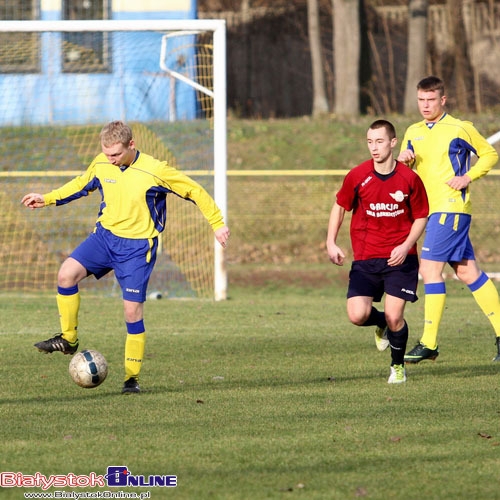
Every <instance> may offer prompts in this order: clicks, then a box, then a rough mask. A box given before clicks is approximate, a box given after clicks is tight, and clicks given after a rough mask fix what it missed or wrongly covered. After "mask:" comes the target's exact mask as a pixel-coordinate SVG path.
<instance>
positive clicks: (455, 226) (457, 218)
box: [420, 213, 476, 264]
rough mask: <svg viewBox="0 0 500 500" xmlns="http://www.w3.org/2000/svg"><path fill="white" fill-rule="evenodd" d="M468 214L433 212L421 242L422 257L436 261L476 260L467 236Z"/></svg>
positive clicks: (469, 220)
mask: <svg viewBox="0 0 500 500" xmlns="http://www.w3.org/2000/svg"><path fill="white" fill-rule="evenodd" d="M471 220H472V218H471V216H470V215H469V214H452V213H435V214H432V215H431V216H430V217H429V220H428V222H427V226H426V228H425V237H424V243H423V244H422V252H421V254H420V256H421V257H422V259H426V260H434V261H437V262H448V263H450V264H451V263H452V262H460V261H461V260H463V259H467V260H476V257H475V256H474V249H473V248H472V243H471V241H470V238H469V229H470V225H471Z"/></svg>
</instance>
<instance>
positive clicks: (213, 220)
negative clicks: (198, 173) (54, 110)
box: [22, 121, 230, 393]
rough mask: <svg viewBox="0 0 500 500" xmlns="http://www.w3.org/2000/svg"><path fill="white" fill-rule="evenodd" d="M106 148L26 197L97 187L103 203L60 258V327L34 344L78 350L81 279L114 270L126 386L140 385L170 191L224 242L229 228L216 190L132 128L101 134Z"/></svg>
mask: <svg viewBox="0 0 500 500" xmlns="http://www.w3.org/2000/svg"><path fill="white" fill-rule="evenodd" d="M100 141H101V150H102V153H100V154H99V155H97V156H96V157H95V158H94V160H93V161H92V163H91V164H90V165H89V167H88V168H87V170H86V171H85V172H84V173H83V174H82V175H80V176H78V177H75V178H74V179H73V180H71V181H69V182H68V183H66V184H64V185H63V186H61V187H59V188H58V189H54V190H53V191H51V192H50V193H47V194H43V195H42V194H38V193H29V194H27V195H25V196H24V197H23V199H22V203H23V204H24V205H25V206H26V207H28V208H31V209H35V208H42V207H45V206H48V205H56V206H59V205H63V204H65V203H69V202H71V201H73V200H75V199H78V198H81V197H82V196H87V195H88V194H89V193H90V192H92V191H95V190H99V191H100V193H101V204H100V209H99V215H98V218H97V222H96V226H95V228H94V231H93V232H92V233H91V234H90V235H89V237H88V238H87V239H86V240H84V241H83V242H82V243H81V244H80V245H79V246H78V247H77V248H76V249H75V250H74V251H73V252H72V253H71V255H70V256H69V257H68V258H67V259H66V260H65V261H64V262H63V263H62V265H61V268H60V269H59V273H58V276H57V292H58V293H57V307H58V310H59V316H60V323H61V330H62V331H61V333H60V334H58V335H56V336H55V337H53V338H50V339H48V340H44V341H41V342H38V343H37V344H35V347H37V348H38V349H39V350H40V351H43V352H46V353H51V352H54V351H60V352H62V353H64V354H74V353H75V352H76V351H77V349H78V338H77V328H78V312H79V307H80V294H79V291H78V283H79V282H80V281H81V280H83V279H84V278H86V277H87V276H90V275H94V276H95V277H96V278H97V279H99V278H101V277H103V276H104V275H105V274H107V273H109V272H110V271H111V270H113V271H114V272H115V276H116V279H117V281H118V283H119V284H120V287H121V290H122V297H123V306H124V316H125V323H126V327H127V337H126V342H125V382H124V385H123V389H122V392H123V393H137V392H140V387H139V382H138V379H139V373H140V371H141V367H142V360H143V357H144V350H145V349H144V348H145V340H146V333H145V327H144V319H143V318H144V302H145V300H146V291H147V286H148V281H149V278H150V276H151V272H152V271H153V267H154V264H155V262H156V251H157V248H158V235H159V234H160V233H161V232H162V231H163V229H164V228H165V221H166V196H167V194H169V193H174V194H176V195H178V196H180V197H181V198H184V199H186V200H190V201H192V202H194V203H196V205H197V206H198V208H199V209H200V211H201V212H202V213H203V215H204V216H205V218H206V219H207V221H208V222H209V223H210V225H211V226H212V229H213V230H214V234H215V238H216V239H217V241H218V242H219V243H220V244H221V245H222V246H223V247H225V246H226V244H227V241H228V238H229V234H230V233H229V228H228V227H227V226H226V225H225V223H224V220H223V217H222V214H221V211H220V210H219V208H218V207H217V205H216V204H215V202H214V200H213V199H212V197H211V196H210V195H209V194H208V193H207V192H206V191H205V190H204V189H203V188H202V187H201V186H200V185H199V184H197V183H196V182H195V181H193V180H192V179H191V178H189V177H188V176H186V175H184V174H183V173H181V172H180V171H178V170H176V169H175V168H173V167H171V166H170V165H168V164H167V162H165V161H160V160H157V159H155V158H153V157H152V156H149V155H147V154H145V153H143V152H141V151H138V150H137V149H136V147H135V142H134V139H133V136H132V130H131V129H130V127H129V126H128V125H126V124H125V123H123V122H120V121H114V122H111V123H109V124H108V125H106V126H105V127H104V128H103V129H102V131H101V133H100Z"/></svg>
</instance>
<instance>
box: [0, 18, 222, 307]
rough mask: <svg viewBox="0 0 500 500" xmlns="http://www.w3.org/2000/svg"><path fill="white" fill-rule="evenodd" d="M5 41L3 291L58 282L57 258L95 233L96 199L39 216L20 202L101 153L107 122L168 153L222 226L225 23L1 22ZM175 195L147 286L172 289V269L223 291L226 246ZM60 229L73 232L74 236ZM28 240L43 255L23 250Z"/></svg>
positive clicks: (1, 64)
mask: <svg viewBox="0 0 500 500" xmlns="http://www.w3.org/2000/svg"><path fill="white" fill-rule="evenodd" d="M174 32H175V33H176V34H177V35H178V36H179V35H182V33H185V35H184V36H179V39H182V40H183V43H182V44H181V46H180V47H176V48H175V49H173V51H172V53H171V54H169V53H162V41H161V40H162V37H164V36H165V35H168V34H169V33H174ZM2 38H3V40H2ZM7 40H8V41H9V43H6V41H7ZM0 41H1V42H2V48H0V91H1V92H2V95H3V96H4V99H3V104H0V108H1V109H0V127H1V128H2V133H3V136H4V146H3V148H2V153H3V156H2V160H0V176H2V177H4V178H5V180H6V181H8V182H6V184H8V186H7V185H6V186H5V187H4V189H3V190H2V192H0V203H2V205H3V206H2V210H3V211H4V213H5V211H6V209H7V210H8V211H9V212H14V214H15V216H14V217H11V218H9V221H8V224H7V226H8V227H10V226H12V230H13V233H9V232H8V231H6V229H5V227H6V226H5V225H4V230H3V231H0V251H2V253H4V254H7V253H8V254H9V259H10V260H9V265H10V266H12V269H9V271H8V272H7V274H6V276H5V277H4V280H3V282H2V281H1V280H0V290H17V289H21V290H24V291H25V290H27V289H30V287H31V288H42V289H44V288H47V289H53V287H54V280H55V276H56V271H54V266H56V265H58V264H59V263H60V261H61V259H63V258H64V257H65V256H67V254H68V252H69V251H70V250H71V248H70V246H71V245H74V243H73V242H77V241H78V238H80V239H81V238H82V236H83V237H84V236H85V234H86V233H88V231H89V230H91V228H92V225H93V222H94V220H95V217H96V215H97V210H98V208H99V204H100V200H99V199H98V196H99V195H98V194H96V193H93V194H92V195H91V196H89V197H88V198H89V199H90V201H88V202H87V200H83V201H82V200H78V201H75V202H74V203H71V204H69V205H67V207H70V206H72V205H75V208H74V209H72V211H71V209H69V208H68V209H67V208H66V206H65V207H58V208H53V207H49V208H46V209H44V210H40V211H36V212H40V213H36V214H35V213H32V212H30V211H27V210H24V211H20V209H19V208H18V206H16V204H18V202H19V199H20V198H19V197H20V196H22V194H24V191H26V190H35V189H39V190H40V191H42V190H44V191H42V192H46V191H47V190H50V189H53V188H54V187H57V186H58V185H60V184H62V183H63V182H66V181H67V180H69V179H70V178H71V177H72V176H74V173H75V172H82V171H83V170H84V169H85V168H86V167H87V165H88V163H89V162H90V161H91V159H92V158H93V156H95V154H97V153H98V152H99V149H98V148H99V143H98V137H99V136H98V133H99V130H100V128H102V126H103V125H104V124H105V123H107V122H108V121H111V120H115V119H120V120H123V121H126V122H127V123H129V124H130V125H131V127H132V130H133V132H134V137H135V139H136V143H137V144H138V149H139V150H141V149H143V150H144V152H145V153H148V154H151V155H153V156H155V157H157V158H159V159H165V160H168V161H169V162H170V163H171V164H172V165H173V166H175V167H177V168H179V169H180V170H182V171H184V172H186V173H187V174H188V175H190V176H191V177H193V178H194V179H195V180H197V181H198V182H200V184H202V185H203V186H204V187H205V188H206V189H207V191H209V193H210V194H212V195H213V197H214V199H215V201H216V203H217V205H218V206H219V207H220V209H221V211H222V213H223V216H224V219H225V220H226V222H227V183H226V175H227V174H226V170H227V143H226V140H227V139H226V136H227V125H226V117H227V110H226V25H225V21H223V20H217V19H213V20H210V19H208V20H199V19H193V20H127V21H118V20H96V21H0ZM201 47H203V60H202V61H201V59H200V57H199V55H200V53H201ZM201 64H202V65H203V67H202V66H201ZM165 67H167V68H173V71H171V72H170V73H169V72H167V71H166V70H165ZM202 73H203V74H204V75H205V76H204V77H203V78H201V74H202ZM207 74H208V77H207ZM186 75H187V76H188V78H189V79H191V80H192V83H194V86H193V84H192V83H189V82H186V81H185V80H186ZM172 79H173V80H174V83H172ZM173 89H175V91H174V92H172V90H173ZM202 94H203V95H204V98H203V102H201V101H200V96H201V95H202ZM172 107H174V109H173V110H172ZM172 116H174V118H175V120H174V121H172ZM20 147H21V148H23V150H22V152H21V151H20V150H19V148H20ZM23 190H24V191H23ZM26 192H27V191H26ZM14 197H15V198H14ZM168 198H171V199H172V200H170V199H169V200H168V214H167V226H166V230H165V231H164V233H162V236H161V241H160V249H161V252H162V254H161V255H159V258H158V262H157V266H156V268H157V269H158V272H157V271H156V269H155V273H154V275H153V276H152V283H150V290H151V289H153V290H158V291H160V292H162V293H165V292H166V293H169V289H165V288H161V287H162V286H167V285H169V283H164V284H163V283H162V281H168V280H169V278H168V276H169V275H168V274H167V275H165V274H164V272H170V271H172V269H173V275H175V276H176V277H177V276H179V277H180V278H179V279H180V280H181V281H182V280H184V281H185V286H186V287H187V288H189V289H190V291H188V293H187V295H188V296H197V297H212V298H215V300H224V299H226V298H227V282H228V281H227V271H226V265H225V251H224V249H223V248H222V247H221V246H220V245H219V244H218V242H217V241H216V240H215V238H214V237H213V233H212V231H211V229H210V226H209V225H208V223H207V222H206V221H205V220H204V218H203V217H201V219H200V214H199V211H197V209H196V207H195V208H194V209H193V208H191V207H190V206H191V204H190V203H186V202H184V201H182V202H181V201H180V200H177V201H176V200H175V199H176V198H177V197H175V196H170V197H168ZM87 205H89V208H87ZM92 210H93V211H92ZM63 225H66V226H68V225H69V226H70V227H71V228H74V229H75V231H74V232H75V233H76V232H78V235H76V234H72V233H71V234H69V235H68V234H67V231H68V230H67V229H64V230H63V229H62V226H63ZM16 226H19V227H16ZM21 226H22V228H23V231H20V227H21ZM77 229H78V231H77ZM70 232H71V231H70ZM2 233H3V236H2ZM16 233H17V234H23V235H24V236H23V238H24V241H22V242H21V244H22V245H24V252H20V253H19V255H18V256H16V255H15V254H14V253H13V252H12V248H11V243H10V242H9V238H12V237H13V235H15V234H16ZM184 233H189V234H184ZM65 236H66V239H65V240H63V239H62V238H64V237H65ZM32 239H36V240H37V244H36V245H32V246H36V248H37V253H38V255H26V248H27V247H29V245H30V240H32ZM176 240H179V241H176ZM58 246H59V248H58ZM40 252H42V253H43V255H44V257H43V258H42V257H41V256H40ZM40 261H43V262H44V264H43V266H42V267H45V266H48V270H47V271H46V272H45V271H44V270H43V269H40V266H39V268H38V269H36V266H37V265H39V264H40ZM10 262H11V263H10ZM49 262H50V263H51V264H50V265H49V264H48V263H49ZM207 263H208V264H207ZM28 264H29V266H28ZM28 267H29V269H28ZM23 269H24V271H23ZM165 270H166V271H165ZM23 272H24V274H23ZM155 274H157V275H158V279H157V280H156V281H154V279H153V278H154V276H155ZM42 275H43V276H42ZM165 276H167V277H166V278H165ZM176 279H177V278H176ZM87 281H88V280H87ZM104 281H105V280H104ZM113 282H114V280H113ZM89 286H92V285H89ZM95 286H96V288H99V286H98V285H97V284H96V285H95ZM102 286H103V285H102V283H101V284H100V287H101V288H102ZM107 286H108V287H114V286H115V285H111V284H110V283H109V282H108V284H107V285H104V288H105V289H107V288H106V287H107ZM182 286H184V285H182ZM179 288H182V287H181V286H179ZM169 295H173V296H182V292H178V291H175V290H174V291H172V292H171V293H170V294H169Z"/></svg>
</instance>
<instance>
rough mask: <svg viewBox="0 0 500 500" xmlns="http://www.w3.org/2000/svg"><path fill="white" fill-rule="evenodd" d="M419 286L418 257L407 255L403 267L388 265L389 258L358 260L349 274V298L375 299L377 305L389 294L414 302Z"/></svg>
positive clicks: (416, 298) (354, 262)
mask: <svg viewBox="0 0 500 500" xmlns="http://www.w3.org/2000/svg"><path fill="white" fill-rule="evenodd" d="M417 285H418V256H417V255H407V256H406V259H405V261H404V262H403V263H402V264H401V265H400V266H389V265H388V264H387V259H368V260H355V261H353V263H352V266H351V271H350V272H349V286H348V288H347V298H351V297H372V298H373V301H374V302H380V301H381V300H382V296H383V295H384V293H386V294H387V295H392V296H393V297H399V298H400V299H403V300H406V301H407V302H415V301H417V300H418V297H417Z"/></svg>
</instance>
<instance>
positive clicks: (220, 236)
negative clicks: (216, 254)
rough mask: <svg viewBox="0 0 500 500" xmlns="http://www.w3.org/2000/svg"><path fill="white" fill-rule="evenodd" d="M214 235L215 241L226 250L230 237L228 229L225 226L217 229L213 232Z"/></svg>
mask: <svg viewBox="0 0 500 500" xmlns="http://www.w3.org/2000/svg"><path fill="white" fill-rule="evenodd" d="M214 234H215V238H216V239H217V241H218V242H219V243H220V244H221V245H222V246H223V247H224V248H226V246H227V241H228V240H229V236H230V235H231V232H230V231H229V228H228V227H227V226H223V227H219V229H216V230H215V232H214Z"/></svg>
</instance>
